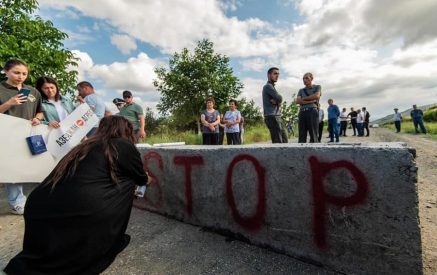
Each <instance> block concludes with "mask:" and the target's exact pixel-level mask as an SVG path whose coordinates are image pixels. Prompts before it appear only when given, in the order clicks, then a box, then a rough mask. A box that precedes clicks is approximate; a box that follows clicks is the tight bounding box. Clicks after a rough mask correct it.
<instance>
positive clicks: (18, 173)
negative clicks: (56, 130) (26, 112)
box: [0, 114, 56, 183]
mask: <svg viewBox="0 0 437 275" xmlns="http://www.w3.org/2000/svg"><path fill="white" fill-rule="evenodd" d="M48 133H49V129H48V127H47V126H46V125H38V126H34V127H32V125H31V123H30V120H26V119H22V118H17V117H13V116H9V115H5V114H0V152H1V153H0V183H17V182H41V181H43V180H44V179H45V178H46V177H47V176H48V175H49V173H50V172H51V171H52V169H53V168H54V167H55V165H56V161H55V160H54V159H53V157H52V155H51V154H50V153H49V152H44V153H42V154H39V155H34V156H33V155H32V154H31V153H30V149H29V146H28V145H27V142H26V137H28V136H31V135H42V136H43V138H44V140H46V141H47V135H48Z"/></svg>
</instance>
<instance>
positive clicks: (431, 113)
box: [423, 109, 437, 122]
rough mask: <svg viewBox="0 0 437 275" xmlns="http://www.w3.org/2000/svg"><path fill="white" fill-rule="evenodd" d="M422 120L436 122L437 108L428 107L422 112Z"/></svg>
mask: <svg viewBox="0 0 437 275" xmlns="http://www.w3.org/2000/svg"><path fill="white" fill-rule="evenodd" d="M423 120H424V121H427V122H437V109H430V110H428V111H426V112H425V113H424V114H423Z"/></svg>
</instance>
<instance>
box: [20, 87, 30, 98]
mask: <svg viewBox="0 0 437 275" xmlns="http://www.w3.org/2000/svg"><path fill="white" fill-rule="evenodd" d="M18 93H19V94H23V95H24V96H26V97H27V96H29V94H30V89H27V88H22V89H21V90H20V91H19V92H18Z"/></svg>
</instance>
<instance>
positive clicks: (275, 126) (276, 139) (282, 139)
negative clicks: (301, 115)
mask: <svg viewBox="0 0 437 275" xmlns="http://www.w3.org/2000/svg"><path fill="white" fill-rule="evenodd" d="M264 122H265V123H266V125H267V128H269V131H270V138H271V139H272V143H288V137H287V133H286V132H285V129H284V126H283V125H282V119H281V117H280V116H266V117H264Z"/></svg>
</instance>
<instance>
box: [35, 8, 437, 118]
mask: <svg viewBox="0 0 437 275" xmlns="http://www.w3.org/2000/svg"><path fill="white" fill-rule="evenodd" d="M241 3H242V2H240V1H235V0H229V1H226V2H221V1H218V0H181V1H121V0H118V1H116V0H114V1H109V2H108V1H103V0H96V1H93V5H90V4H89V1H85V0H77V1H74V2H73V1H67V0H56V1H54V0H40V4H42V5H48V6H50V7H58V8H61V9H63V10H70V8H73V9H74V10H75V11H80V12H81V13H82V15H86V16H90V17H93V18H96V19H97V21H98V22H99V25H96V26H100V24H103V25H102V28H103V26H109V29H110V31H111V32H112V33H114V31H115V32H116V33H125V34H126V35H128V37H130V38H132V39H134V40H137V41H142V42H145V43H148V44H150V45H152V46H155V47H157V48H158V49H159V50H161V51H162V52H163V53H170V54H171V53H173V52H175V51H180V50H181V49H182V48H183V47H189V48H193V47H194V46H195V45H196V42H197V41H198V40H200V39H203V38H209V39H211V40H212V41H213V42H214V43H215V50H216V51H217V52H219V53H224V54H226V55H229V56H231V57H232V58H241V59H237V62H239V64H240V66H241V68H242V69H243V70H245V71H249V72H262V71H263V70H265V69H266V68H267V67H270V65H277V66H279V68H280V69H281V78H280V80H279V82H278V91H279V92H280V93H282V94H283V95H284V96H285V97H287V98H288V97H291V95H292V94H293V93H296V92H297V91H298V89H299V88H300V87H302V80H301V78H302V75H303V74H304V73H305V72H307V71H310V72H313V73H314V75H315V82H316V83H318V84H321V85H322V94H323V99H322V101H323V102H325V101H326V100H327V99H328V98H329V97H333V98H334V99H335V101H336V103H337V104H338V105H339V106H341V107H343V106H344V107H351V106H354V107H362V106H364V105H366V106H367V107H368V109H369V111H370V112H372V114H373V115H372V117H373V118H376V117H377V116H379V115H381V116H382V115H384V114H386V113H387V112H388V111H389V112H391V110H392V109H393V108H392V107H393V106H397V107H399V108H402V107H403V106H405V107H409V106H411V105H412V104H413V103H416V104H419V105H421V104H428V103H432V102H435V101H436V97H435V95H436V93H437V85H436V84H435V81H433V78H434V76H435V75H436V74H437V52H436V51H437V50H436V49H437V28H435V26H436V25H437V16H435V15H434V13H435V12H434V11H435V10H437V1H435V0H417V1H411V0H397V1H394V0H378V1H377V0H362V1H353V0H287V1H286V2H284V4H285V5H289V4H290V3H294V4H295V7H296V9H298V11H299V13H300V14H301V16H302V17H303V18H302V20H301V21H300V22H302V23H299V24H294V25H290V26H280V27H278V25H277V24H275V25H274V26H273V25H272V24H271V23H269V22H266V21H263V20H260V19H258V18H250V19H245V20H241V19H238V18H237V17H228V16H226V14H225V12H226V11H235V9H237V10H238V8H240V5H241ZM95 6H98V7H99V8H98V9H96V8H95ZM242 8H244V6H243V7H242ZM261 12H262V11H260V13H261ZM126 14H128V15H129V16H126ZM272 20H274V19H272ZM102 28H99V29H102ZM125 42H126V43H121V42H117V43H118V47H119V48H120V49H121V50H123V49H124V51H125V52H129V51H131V50H132V49H134V48H133V47H134V44H131V45H129V39H128V38H127V39H125ZM131 42H132V41H131ZM114 44H115V43H114ZM135 46H136V45H135ZM91 61H92V60H91ZM156 62H157V61H156V60H152V59H150V58H149V57H148V56H147V55H145V54H144V55H141V54H140V55H138V56H137V57H134V58H131V59H129V60H128V61H127V62H125V63H112V64H99V65H92V67H91V69H89V70H87V71H86V72H87V73H88V76H89V77H92V78H95V79H100V81H101V82H102V83H103V85H105V86H106V87H108V88H110V89H124V87H127V88H129V87H131V88H130V89H132V90H138V92H139V93H143V94H144V95H154V99H153V100H150V101H153V102H156V101H157V100H158V98H159V96H158V95H156V92H154V88H153V86H152V84H151V79H153V75H154V74H153V67H154V65H155V64H156ZM140 64H141V65H140ZM265 81H266V79H255V78H253V77H252V78H250V77H248V78H243V79H242V82H243V83H244V84H245V89H244V95H245V96H246V97H248V98H249V99H250V98H253V99H254V100H255V102H256V103H257V104H259V105H260V106H261V100H260V93H261V89H262V86H263V85H264V83H265ZM144 98H146V97H144ZM147 100H148V99H147ZM287 101H289V100H287ZM325 105H326V104H325Z"/></svg>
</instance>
